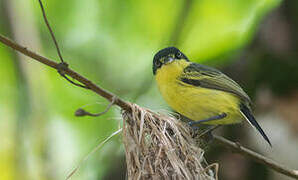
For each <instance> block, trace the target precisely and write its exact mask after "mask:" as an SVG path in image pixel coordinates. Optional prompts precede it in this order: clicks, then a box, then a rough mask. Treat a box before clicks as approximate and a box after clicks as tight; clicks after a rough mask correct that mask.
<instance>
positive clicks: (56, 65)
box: [0, 34, 131, 111]
mask: <svg viewBox="0 0 298 180" xmlns="http://www.w3.org/2000/svg"><path fill="white" fill-rule="evenodd" d="M0 42H2V43H3V44H5V45H7V46H9V47H11V48H13V49H14V50H16V51H18V52H20V53H22V54H24V55H26V56H28V57H31V58H32V59H34V60H36V61H38V62H40V63H42V64H45V65H47V66H49V67H51V68H54V69H56V70H59V63H56V62H55V61H53V60H51V59H48V58H46V57H43V56H41V55H39V54H36V53H35V52H33V51H30V50H28V49H27V48H26V47H24V46H21V45H19V44H17V43H15V42H13V41H11V40H10V39H8V38H6V37H5V36H3V35H1V34H0ZM64 73H65V74H67V75H69V76H70V77H72V78H74V79H75V80H77V81H79V82H81V83H82V84H84V85H85V86H86V87H89V88H90V90H91V91H93V92H95V93H96V94H98V95H100V96H102V97H104V98H106V99H107V100H109V101H110V102H112V101H113V99H115V100H114V104H115V105H117V106H119V107H121V108H122V109H124V110H127V111H130V109H131V106H130V103H128V102H126V101H124V100H122V99H120V98H118V97H116V96H115V95H114V94H112V93H111V92H109V91H107V90H104V89H102V88H101V87H99V86H98V85H96V84H95V83H93V82H92V81H90V80H89V79H87V78H85V77H84V76H82V75H80V74H79V73H77V72H75V71H73V70H72V69H70V68H68V67H67V68H65V69H64Z"/></svg>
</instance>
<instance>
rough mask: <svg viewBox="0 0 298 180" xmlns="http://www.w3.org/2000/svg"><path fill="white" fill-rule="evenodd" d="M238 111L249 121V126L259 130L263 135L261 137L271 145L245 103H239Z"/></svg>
mask: <svg viewBox="0 0 298 180" xmlns="http://www.w3.org/2000/svg"><path fill="white" fill-rule="evenodd" d="M240 112H241V113H242V115H243V116H244V117H245V119H246V120H247V121H248V122H249V124H250V125H251V126H253V127H254V128H255V129H256V130H257V131H259V133H260V134H261V135H262V136H263V138H264V139H265V140H266V141H267V142H268V144H269V145H270V146H271V147H272V145H271V142H270V140H269V138H268V137H267V135H266V134H265V132H264V131H263V129H262V128H261V126H260V125H259V124H258V122H257V121H256V119H255V118H254V116H253V115H252V113H251V111H250V109H249V108H248V107H247V106H246V105H244V104H240Z"/></svg>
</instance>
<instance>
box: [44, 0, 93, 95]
mask: <svg viewBox="0 0 298 180" xmlns="http://www.w3.org/2000/svg"><path fill="white" fill-rule="evenodd" d="M39 5H40V8H41V11H42V15H43V19H44V22H45V23H46V25H47V27H48V30H49V32H50V34H51V37H52V39H53V41H54V44H55V47H56V49H57V52H58V56H59V58H60V60H61V63H60V64H59V66H58V73H59V74H60V75H61V76H62V77H64V78H65V79H66V80H67V81H68V82H70V83H71V84H73V85H76V86H78V87H81V88H85V89H89V87H88V86H84V85H81V84H78V83H76V82H74V81H72V80H71V79H69V78H68V77H67V76H66V75H65V74H64V69H66V68H68V64H67V63H66V62H65V61H64V60H63V57H62V54H61V51H60V48H59V45H58V42H57V40H56V37H55V35H54V31H53V30H52V28H51V26H50V23H49V21H48V18H47V15H46V12H45V9H44V7H43V4H42V1H41V0H39Z"/></svg>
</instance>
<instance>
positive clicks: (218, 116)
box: [188, 113, 227, 127]
mask: <svg viewBox="0 0 298 180" xmlns="http://www.w3.org/2000/svg"><path fill="white" fill-rule="evenodd" d="M226 116H227V114H226V113H222V114H219V115H216V116H212V117H210V118H207V119H203V120H200V121H190V122H188V124H189V125H190V126H191V127H193V126H195V125H198V124H201V123H204V122H209V121H215V120H220V119H223V118H225V117H226Z"/></svg>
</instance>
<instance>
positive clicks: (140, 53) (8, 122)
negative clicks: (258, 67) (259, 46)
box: [0, 0, 280, 179]
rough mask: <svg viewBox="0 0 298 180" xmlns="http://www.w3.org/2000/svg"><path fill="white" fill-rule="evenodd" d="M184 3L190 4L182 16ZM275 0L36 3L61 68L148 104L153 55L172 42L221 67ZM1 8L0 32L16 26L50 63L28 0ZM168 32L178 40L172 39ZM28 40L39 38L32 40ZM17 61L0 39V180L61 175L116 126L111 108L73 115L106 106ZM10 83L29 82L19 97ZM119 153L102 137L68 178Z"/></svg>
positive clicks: (98, 173)
mask: <svg viewBox="0 0 298 180" xmlns="http://www.w3.org/2000/svg"><path fill="white" fill-rule="evenodd" d="M186 3H190V6H189V7H190V8H189V9H187V11H186V12H185V9H184V8H185V7H186V6H185V4H186ZM279 3H280V0H248V1H240V0H225V1H222V0H213V1H210V0H177V1H174V0H162V1H161V0H154V1H152V0H143V1H137V0H126V1H121V0H89V1H81V0H64V1H60V0H51V1H45V0H44V6H45V8H46V12H47V15H48V18H49V21H50V23H51V25H52V27H53V29H54V32H55V34H56V37H57V39H58V42H59V43H60V46H61V48H62V54H63V56H64V58H65V60H66V61H67V62H68V63H69V64H70V67H71V68H73V69H74V70H77V71H78V72H80V73H82V74H83V75H85V76H86V77H88V78H90V79H91V80H93V81H94V82H96V83H97V84H99V85H100V86H101V87H104V88H106V89H108V90H110V91H112V92H114V93H116V94H117V95H118V96H120V97H123V98H124V99H126V100H130V101H134V102H137V103H139V104H141V105H145V106H147V107H152V108H153V109H158V108H165V106H164V105H163V104H161V102H162V100H161V98H160V95H159V93H158V92H157V90H156V87H155V85H154V83H152V79H153V77H152V70H151V63H152V58H153V55H154V53H155V52H156V51H158V50H159V49H160V48H163V47H165V46H168V45H176V46H177V47H178V48H180V49H181V50H182V51H183V52H185V54H187V55H188V56H189V57H190V59H192V60H193V61H197V62H203V61H208V62H212V61H214V62H216V63H229V62H228V61H223V60H226V59H228V58H223V57H229V56H231V55H233V54H234V52H235V50H238V49H240V48H242V47H244V46H245V45H246V44H247V43H249V42H250V40H251V39H252V37H253V36H254V33H255V31H256V29H257V27H258V24H259V23H260V21H261V20H262V17H264V15H266V13H267V12H269V11H270V10H271V9H273V8H274V7H277V6H278V5H279ZM0 13H1V16H0V33H1V34H5V35H9V36H11V38H16V37H17V36H16V29H14V28H16V27H19V28H21V29H18V33H21V37H23V40H20V39H17V41H18V42H22V44H23V45H25V46H28V47H30V48H32V49H33V50H36V51H37V52H39V53H41V54H44V55H45V56H47V57H50V58H54V59H58V58H57V55H56V50H55V48H54V45H53V42H52V40H51V38H50V35H49V33H48V30H47V28H46V26H45V24H44V22H43V19H42V15H41V11H40V8H39V5H38V2H37V1H30V2H27V1H20V2H18V3H16V0H0ZM15 17H17V18H18V21H16V19H14V18H15ZM179 18H182V21H181V22H179ZM180 20H181V19H180ZM3 22H7V23H3ZM28 22H29V23H28ZM14 23H19V24H18V25H19V26H15V25H13V24H14ZM175 28H178V29H179V30H178V31H175ZM32 29H33V30H34V31H31V30H32ZM172 37H175V38H176V39H177V41H176V42H175V43H174V42H173V41H171V38H172ZM32 39H35V40H36V42H39V43H35V44H33V43H31V42H32ZM173 43H174V44H173ZM39 44H41V46H40V45H39ZM40 49H42V50H40ZM218 57H221V58H218ZM22 58H24V57H22ZM19 61H22V60H20V58H19V56H16V55H15V52H14V51H12V50H10V49H9V48H7V47H4V46H3V45H0V77H1V84H2V86H1V88H0V114H1V119H0V132H1V133H0V136H1V139H2V140H1V141H2V143H1V145H0V179H3V178H4V179H13V177H23V179H63V178H65V177H66V175H67V173H68V172H70V170H71V168H73V167H74V166H75V165H77V164H78V163H79V161H80V159H82V158H83V157H84V156H85V155H86V154H87V152H89V151H90V150H91V149H92V147H94V146H95V145H96V144H98V143H99V142H100V141H102V140H103V139H104V138H105V137H107V136H109V135H110V134H111V133H112V132H114V131H115V130H116V129H117V128H118V124H119V123H121V120H120V113H119V110H118V109H117V108H116V107H115V108H113V110H111V111H109V112H108V113H107V114H105V115H104V116H101V117H98V118H93V117H92V118H91V117H84V118H77V117H74V112H75V110H76V109H78V108H80V107H82V106H86V105H87V106H86V107H85V108H86V109H87V110H89V111H92V112H99V111H102V110H104V109H105V106H106V105H107V102H106V101H105V100H104V99H103V98H100V97H98V96H97V95H95V94H94V93H92V92H89V91H86V90H84V89H80V88H77V87H74V86H73V85H71V84H69V83H67V82H66V81H65V80H64V79H63V78H61V77H60V76H59V75H58V74H57V73H56V72H55V71H53V70H51V69H49V68H46V67H44V66H43V65H40V64H38V63H34V62H32V61H29V60H27V61H22V62H19ZM219 61H220V62H219ZM19 71H24V73H19ZM20 76H25V77H20ZM19 83H21V84H23V85H25V86H27V87H28V94H27V95H26V96H27V97H26V98H25V99H26V100H25V101H26V102H23V101H24V100H23V99H24V98H21V97H20V95H18V94H21V96H22V95H23V96H25V94H24V93H25V92H23V90H22V89H21V88H20V84H19ZM20 104H23V106H20ZM23 107H28V109H27V110H26V111H27V113H28V117H23V116H21V115H16V114H17V113H18V112H22V111H24V109H23ZM25 118H26V119H27V120H25ZM20 127H23V128H20ZM120 139H121V138H120ZM122 153H123V149H121V142H120V141H119V140H116V141H113V142H110V143H109V144H108V145H106V146H105V147H104V148H103V149H102V150H100V152H97V153H96V154H94V155H93V156H92V158H91V159H90V160H89V161H87V162H86V163H85V164H83V165H82V168H81V169H80V170H79V171H78V173H77V174H76V175H74V179H96V178H97V179H100V178H101V177H103V176H104V175H105V174H106V173H107V169H108V168H110V165H111V164H112V162H113V161H114V158H115V157H117V156H119V155H121V154H122ZM20 156H21V157H22V156H24V158H20ZM18 164H21V165H22V168H17V167H20V165H18Z"/></svg>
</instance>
